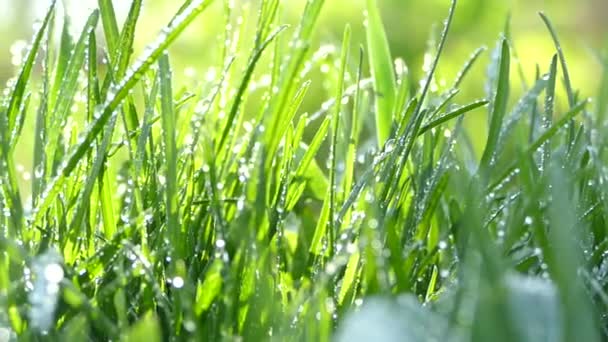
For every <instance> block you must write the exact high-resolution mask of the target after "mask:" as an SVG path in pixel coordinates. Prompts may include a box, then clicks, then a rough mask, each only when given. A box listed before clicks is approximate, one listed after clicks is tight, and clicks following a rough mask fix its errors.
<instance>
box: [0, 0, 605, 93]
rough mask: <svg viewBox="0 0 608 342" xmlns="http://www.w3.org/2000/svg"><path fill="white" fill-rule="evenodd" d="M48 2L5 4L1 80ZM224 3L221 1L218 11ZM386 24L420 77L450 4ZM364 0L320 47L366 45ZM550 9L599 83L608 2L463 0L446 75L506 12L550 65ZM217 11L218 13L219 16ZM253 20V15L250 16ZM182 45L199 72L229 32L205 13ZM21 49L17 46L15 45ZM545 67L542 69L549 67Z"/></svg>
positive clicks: (490, 35)
mask: <svg viewBox="0 0 608 342" xmlns="http://www.w3.org/2000/svg"><path fill="white" fill-rule="evenodd" d="M47 2H48V1H46V0H0V6H1V7H0V8H2V9H3V10H2V11H1V12H0V17H1V18H0V37H2V38H0V49H1V50H2V51H4V53H2V54H1V55H0V80H6V79H7V77H10V76H11V75H12V72H13V70H14V68H13V67H11V54H10V53H8V52H9V51H10V48H11V46H13V50H18V49H19V46H18V44H15V42H18V41H20V40H28V39H29V38H30V35H31V33H32V32H31V31H32V24H33V22H34V20H35V18H37V17H39V16H40V14H41V13H42V12H43V11H44V10H45V7H46V3H47ZM62 2H63V3H64V4H65V5H66V6H65V7H66V8H67V10H68V13H70V14H71V16H72V24H73V25H72V26H73V32H74V33H75V34H76V33H77V32H78V30H79V26H80V25H82V24H83V22H84V20H86V16H87V14H88V11H89V10H90V9H91V8H92V7H93V6H94V5H95V4H96V2H97V1H96V0H63V1H62ZM222 2H223V1H221V0H218V1H215V5H214V7H215V10H216V11H219V10H220V8H221V6H220V5H221V3H222ZM231 2H232V3H233V4H234V6H235V9H236V10H238V8H239V7H243V6H249V7H250V8H252V9H253V10H251V11H250V13H249V16H250V17H254V16H255V13H256V11H255V9H256V7H257V4H258V3H259V2H260V0H231ZM305 2H306V1H304V0H288V1H282V5H283V14H284V22H287V23H295V22H296V20H297V18H298V16H299V14H300V13H301V10H302V8H303V6H304V4H305ZM114 3H115V6H116V9H117V12H118V14H119V16H121V17H124V16H125V15H126V12H127V11H128V8H129V5H130V1H127V0H115V1H114ZM378 3H379V5H380V7H381V10H382V15H383V19H384V21H385V27H386V30H387V34H388V36H389V40H390V43H391V45H392V49H393V51H392V52H393V55H394V56H395V57H403V58H404V59H405V61H406V62H407V63H408V65H409V66H410V69H411V70H412V71H413V72H414V73H415V74H416V72H417V70H420V68H419V66H420V64H421V62H422V56H423V55H422V51H423V50H424V48H425V45H426V41H427V39H428V37H429V32H430V31H431V29H432V25H431V24H433V23H435V24H440V23H441V22H442V20H443V19H444V18H445V16H446V12H447V8H448V6H449V1H448V0H424V1H407V0H378ZM144 4H145V6H144V10H143V13H142V15H141V22H140V26H139V27H138V32H137V34H138V35H137V37H138V41H137V43H138V45H139V48H142V47H143V46H145V44H146V43H147V42H150V41H151V40H152V39H153V38H154V36H155V35H156V33H157V32H158V31H159V30H160V29H161V28H162V26H163V25H164V24H166V23H167V22H168V20H169V19H170V17H171V15H172V14H173V13H175V11H176V10H177V8H179V6H180V4H181V1H173V0H149V1H144ZM364 7H365V1H364V0H327V1H326V4H325V7H324V9H323V15H322V19H321V22H320V25H319V27H318V30H317V32H318V40H319V42H320V43H330V44H336V43H338V40H339V39H340V37H341V32H342V30H343V28H344V25H345V24H346V23H350V24H351V25H352V28H353V31H354V34H355V35H354V37H355V39H354V40H353V41H354V43H361V44H364V43H365V37H364V33H363V8H364ZM541 10H542V11H544V12H545V13H547V15H548V16H549V17H550V18H551V20H552V21H553V22H554V24H555V26H556V27H557V29H558V32H559V34H560V38H561V39H562V43H563V45H564V48H565V53H566V57H567V58H568V60H569V61H570V64H571V68H572V69H573V70H572V73H573V81H574V83H575V84H577V85H581V86H583V85H584V88H585V89H593V85H594V84H596V83H597V80H596V79H595V78H594V77H593V76H594V75H593V73H592V72H590V70H593V69H596V67H597V66H598V64H597V63H598V61H597V60H596V59H595V58H594V56H593V54H594V53H593V51H594V50H596V51H597V50H599V49H600V48H601V46H602V41H603V40H605V38H606V32H607V29H606V25H607V24H606V22H605V16H606V14H607V13H608V1H606V0H578V1H569V0H460V1H459V3H458V8H457V12H456V17H455V22H454V27H453V30H452V32H451V35H450V40H449V43H448V46H447V58H445V59H444V60H443V61H442V67H443V69H444V70H445V69H447V70H448V71H449V70H451V69H453V68H457V67H459V66H460V65H461V63H462V61H463V60H464V59H465V58H466V56H467V55H468V54H469V53H470V52H471V51H473V50H474V49H475V48H476V47H479V46H481V45H486V46H490V47H491V46H493V44H494V41H495V39H496V38H497V37H498V34H499V32H500V31H501V30H502V29H503V27H504V23H505V18H506V16H507V14H508V13H510V14H511V16H512V31H513V37H514V39H515V42H516V47H517V50H518V52H519V55H520V56H519V57H520V59H521V62H522V64H523V65H524V67H525V68H526V69H533V68H534V65H535V63H543V64H548V61H549V59H550V57H551V55H552V54H553V51H554V50H553V47H552V43H551V41H550V40H549V39H548V35H547V33H546V30H545V28H544V26H543V24H542V22H541V21H540V19H539V17H538V14H537V12H538V11H541ZM216 13H219V12H216ZM249 19H250V20H253V19H254V18H249ZM194 26H195V27H194V28H191V29H190V30H189V31H188V32H187V33H186V35H185V37H182V38H181V39H179V40H178V41H177V43H176V44H175V45H174V47H173V51H172V52H173V55H172V57H173V60H174V63H177V65H182V66H184V67H185V66H192V67H194V68H195V69H197V68H199V67H202V66H208V65H209V59H210V58H213V57H217V56H214V54H213V50H214V45H215V44H217V40H216V39H215V36H217V33H218V32H219V31H220V29H219V28H221V27H223V23H222V18H221V16H219V15H213V14H209V13H208V14H207V15H205V16H203V18H202V19H201V20H199V21H198V23H197V24H196V25H194ZM15 45H17V46H15ZM543 69H544V68H543Z"/></svg>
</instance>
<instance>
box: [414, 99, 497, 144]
mask: <svg viewBox="0 0 608 342" xmlns="http://www.w3.org/2000/svg"><path fill="white" fill-rule="evenodd" d="M488 103H489V101H487V100H480V101H475V102H473V103H470V104H468V105H465V106H462V107H459V108H456V109H454V110H452V111H450V112H448V113H446V114H444V115H442V116H440V117H438V118H437V119H435V120H433V121H431V122H429V123H427V124H425V125H424V126H422V127H420V130H419V131H418V136H421V135H422V134H424V133H426V132H427V131H429V130H431V129H433V128H434V127H437V126H439V125H441V124H443V123H445V122H447V121H450V120H452V119H454V118H457V117H459V116H461V115H464V114H466V113H468V112H470V111H472V110H474V109H477V108H479V107H483V106H485V105H487V104H488Z"/></svg>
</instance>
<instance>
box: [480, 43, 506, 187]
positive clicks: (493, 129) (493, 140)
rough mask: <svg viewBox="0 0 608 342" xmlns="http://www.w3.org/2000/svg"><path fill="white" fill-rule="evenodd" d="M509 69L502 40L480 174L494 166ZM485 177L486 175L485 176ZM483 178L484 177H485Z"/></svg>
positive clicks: (503, 113)
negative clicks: (494, 93)
mask: <svg viewBox="0 0 608 342" xmlns="http://www.w3.org/2000/svg"><path fill="white" fill-rule="evenodd" d="M509 69H510V56H509V45H508V44H507V41H506V40H504V39H503V41H502V47H501V52H500V71H499V74H498V87H497V89H496V96H495V98H494V101H493V102H492V105H493V106H492V114H491V121H490V131H489V133H488V141H487V142H486V147H485V149H484V151H483V155H482V157H481V161H480V164H479V170H480V172H482V173H487V172H489V171H490V168H491V167H492V166H493V164H494V153H495V151H496V148H497V143H498V138H499V136H500V130H501V126H502V123H503V118H504V116H505V113H506V111H507V103H508V100H509ZM486 176H487V175H486ZM486 176H484V177H486Z"/></svg>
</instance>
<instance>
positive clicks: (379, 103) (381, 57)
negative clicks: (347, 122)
mask: <svg viewBox="0 0 608 342" xmlns="http://www.w3.org/2000/svg"><path fill="white" fill-rule="evenodd" d="M366 4H367V7H366V9H367V27H366V30H365V32H366V39H367V50H368V54H369V62H370V68H371V73H372V78H373V80H374V92H375V101H376V132H377V133H376V134H377V138H378V146H380V147H381V146H383V145H384V143H385V142H386V140H387V139H388V137H389V135H390V133H391V126H392V123H393V108H394V105H395V97H396V94H395V89H396V87H397V86H396V84H397V82H396V81H395V72H394V70H393V60H392V58H391V53H390V48H389V45H388V39H387V37H386V32H385V31H384V26H383V24H382V19H381V17H380V11H379V10H378V4H377V3H376V0H367V3H366Z"/></svg>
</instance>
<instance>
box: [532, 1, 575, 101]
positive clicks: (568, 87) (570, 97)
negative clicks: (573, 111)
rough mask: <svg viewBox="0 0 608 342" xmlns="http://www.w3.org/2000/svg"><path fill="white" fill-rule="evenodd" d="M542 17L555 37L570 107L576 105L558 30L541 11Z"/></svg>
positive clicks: (554, 41) (552, 36)
mask: <svg viewBox="0 0 608 342" xmlns="http://www.w3.org/2000/svg"><path fill="white" fill-rule="evenodd" d="M538 15H540V17H541V19H542V20H543V22H544V23H545V25H546V26H547V30H549V33H550V34H551V38H552V39H553V43H554V44H555V49H556V50H557V56H558V57H559V63H560V65H561V67H562V73H563V74H564V86H565V87H566V94H567V95H568V104H569V105H570V107H574V105H575V104H576V97H575V95H574V90H573V89H572V82H571V81H570V72H569V71H568V65H567V64H566V57H565V56H564V50H563V49H562V45H561V44H560V42H559V39H558V37H557V31H555V29H554V28H553V24H551V21H550V20H549V18H548V17H547V16H546V15H545V14H544V13H543V12H539V13H538Z"/></svg>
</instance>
